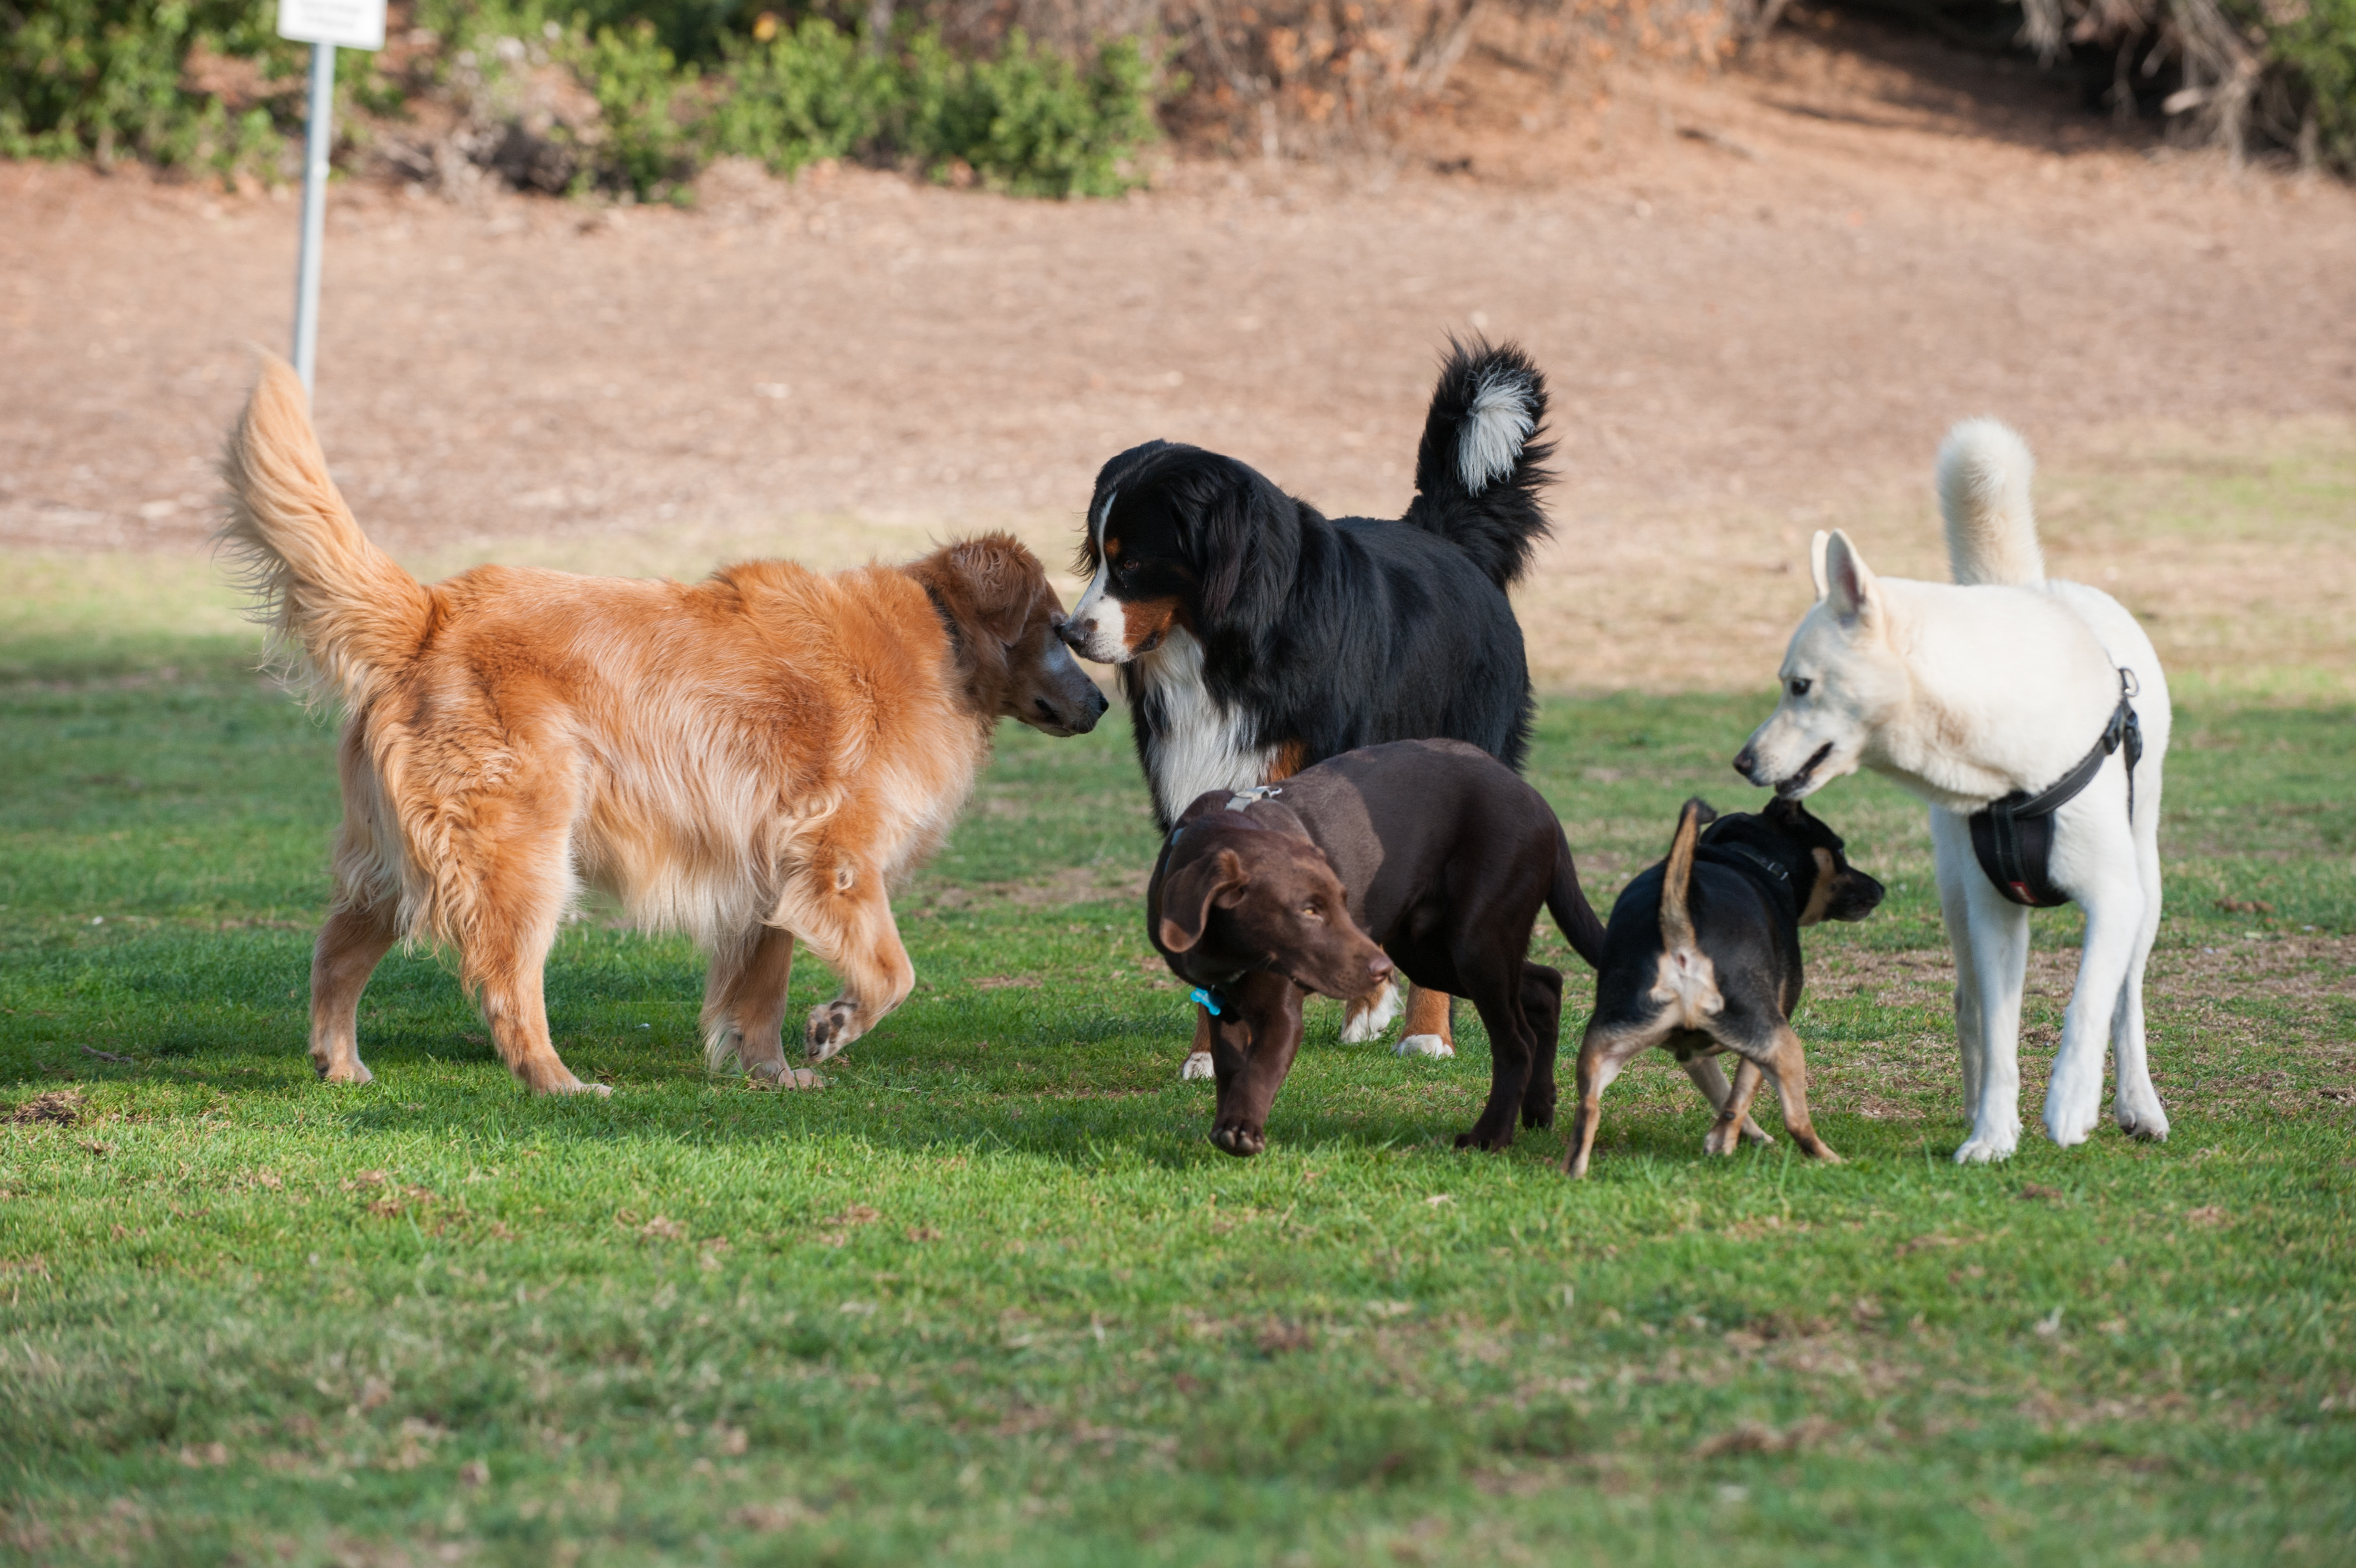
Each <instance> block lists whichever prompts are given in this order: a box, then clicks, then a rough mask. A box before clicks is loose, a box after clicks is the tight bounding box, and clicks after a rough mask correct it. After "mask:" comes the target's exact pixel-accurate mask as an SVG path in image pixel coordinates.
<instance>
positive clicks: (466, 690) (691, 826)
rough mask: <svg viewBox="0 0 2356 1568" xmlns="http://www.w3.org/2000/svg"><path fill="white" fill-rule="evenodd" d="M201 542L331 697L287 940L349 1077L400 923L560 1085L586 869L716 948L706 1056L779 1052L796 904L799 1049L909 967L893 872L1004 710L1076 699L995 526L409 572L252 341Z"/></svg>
mask: <svg viewBox="0 0 2356 1568" xmlns="http://www.w3.org/2000/svg"><path fill="white" fill-rule="evenodd" d="M223 477H224V478H225V479H226V480H227V481H228V485H229V489H230V498H229V499H230V515H229V520H228V521H227V523H226V525H225V526H224V527H223V529H222V531H221V541H222V543H223V546H224V548H225V550H226V551H227V552H228V553H230V556H231V557H232V559H233V560H235V561H236V562H237V563H238V564H241V566H242V567H243V569H244V572H245V575H246V576H247V578H248V579H249V581H250V583H251V585H252V587H253V588H254V589H255V591H256V596H257V599H258V607H257V614H258V616H259V617H261V618H264V619H266V620H267V621H268V622H269V624H271V625H272V626H273V628H274V629H275V631H276V632H277V633H278V634H279V636H280V637H281V639H283V640H284V643H285V644H288V645H291V647H292V649H293V650H299V655H300V661H301V663H302V664H303V665H304V666H305V667H306V670H307V673H308V674H309V676H310V677H311V679H312V680H313V681H314V682H316V684H317V686H318V687H319V688H320V689H321V690H323V691H326V692H330V693H334V694H335V695H337V696H339V697H340V698H341V699H342V702H343V703H344V704H345V706H346V707H347V709H348V713H349V718H348V721H347V722H346V724H345V725H344V731H343V740H342V747H341V752H340V762H341V771H342V776H343V795H344V821H343V826H342V829H341V831H340V832H339V834H338V836H337V843H336V853H335V872H334V875H335V891H334V897H333V900H332V902H331V904H330V907H329V912H328V916H327V927H326V929H323V930H322V931H321V932H320V933H319V940H318V946H317V949H316V952H315V953H314V955H313V958H312V963H311V1060H312V1063H313V1065H314V1066H316V1068H317V1069H318V1071H319V1075H320V1076H321V1077H322V1078H324V1079H327V1080H328V1081H329V1082H333V1083H366V1082H367V1081H368V1080H369V1070H368V1069H367V1068H366V1067H364V1066H363V1065H361V1062H360V1057H359V1040H358V1036H357V1015H358V1011H359V996H360V992H361V990H362V989H363V988H364V987H365V986H366V985H367V984H368V981H369V974H370V973H371V972H373V971H374V970H375V968H376V966H377V963H378V961H380V960H381V959H382V958H383V957H384V955H385V953H386V951H387V950H389V949H391V946H392V945H393V943H395V942H396V941H399V940H404V939H409V940H425V941H433V942H440V943H445V944H447V945H448V946H450V947H452V948H454V949H455V950H456V951H457V954H458V957H459V974H460V979H461V981H462V982H463V983H464V984H465V985H466V988H467V990H468V991H469V992H470V993H473V994H474V995H476V996H477V998H478V999H479V1002H480V1004H481V1007H482V1010H483V1015H484V1017H485V1018H486V1020H487V1022H488V1023H489V1025H490V1030H491V1036H492V1038H493V1040H494V1041H495V1042H496V1043H497V1045H498V1051H499V1055H500V1057H501V1058H503V1059H505V1061H506V1062H507V1065H508V1067H509V1070H511V1071H512V1072H513V1073H514V1074H515V1075H516V1077H517V1078H519V1079H522V1080H523V1081H524V1083H526V1084H527V1085H529V1086H530V1088H531V1089H532V1090H536V1091H538V1092H540V1093H571V1092H575V1091H579V1090H595V1091H596V1092H600V1093H602V1092H605V1090H603V1088H602V1086H599V1085H594V1084H584V1083H583V1082H582V1081H581V1080H580V1079H576V1078H575V1077H573V1074H572V1072H571V1071H569V1070H568V1069H566V1068H565V1066H564V1063H563V1062H562V1060H560V1059H559V1058H558V1057H557V1054H556V1049H555V1047H554V1046H553V1045H552V1043H551V1041H550V1039H549V1033H548V1015H547V1009H546V1007H545V1004H543V1002H542V1000H541V970H542V968H543V966H544V964H545V963H546V961H547V958H548V952H549V949H550V947H551V945H552V943H553V942H554V940H555V938H556V932H557V927H558V925H559V923H560V922H561V921H562V918H563V917H564V914H565V911H566V909H567V908H569V907H570V906H571V905H572V904H573V902H574V900H575V898H576V897H577V895H578V894H579V892H580V890H581V888H582V887H583V886H584V884H585V885H589V886H597V887H602V888H605V889H606V890H608V891H609V892H611V893H613V894H614V895H615V896H616V897H619V898H620V899H621V901H622V903H623V905H624V906H625V908H627V910H628V911H629V913H630V915H631V916H632V918H635V919H636V920H637V923H638V924H639V925H640V926H641V927H643V928H646V929H671V930H682V929H683V930H686V931H688V932H690V933H691V934H692V935H693V936H694V938H695V939H696V940H697V941H698V942H699V943H700V944H701V946H702V947H703V948H704V950H706V951H707V952H708V953H709V954H710V955H711V973H710V977H709V981H708V983H707V985H706V988H705V992H704V1002H703V1032H704V1041H705V1054H706V1058H707V1059H708V1060H709V1062H710V1063H711V1065H712V1068H713V1069H714V1070H718V1069H721V1068H723V1067H724V1066H725V1065H726V1064H727V1062H728V1061H729V1059H730V1058H737V1059H739V1060H741V1061H742V1062H743V1063H744V1068H745V1070H746V1071H747V1072H749V1073H750V1074H752V1075H753V1076H754V1077H755V1079H764V1080H766V1081H769V1082H773V1083H787V1084H795V1085H800V1086H808V1085H809V1084H811V1083H813V1082H814V1081H815V1079H812V1077H811V1075H810V1074H809V1072H808V1071H807V1070H789V1069H787V1066H786V1061H785V1052H784V1045H783V1037H782V1028H783V1020H784V1015H785V1006H786V983H787V977H788V975H789V973H790V972H791V969H792V964H793V952H794V942H795V940H796V939H797V938H798V939H799V940H802V941H803V942H804V943H806V944H808V946H809V949H810V950H811V951H813V952H815V953H816V954H817V955H818V956H819V959H820V960H821V961H824V962H825V963H826V964H827V966H828V967H829V968H830V969H831V970H833V971H834V972H835V973H836V974H838V975H839V976H841V980H842V993H841V996H840V997H839V998H838V999H837V1000H835V1001H833V1002H830V1003H828V1004H825V1005H823V1006H820V1007H817V1008H814V1009H813V1010H812V1011H811V1013H810V1015H809V1024H808V1027H807V1031H806V1041H807V1047H808V1053H809V1056H810V1058H813V1059H823V1058H827V1057H830V1056H831V1055H833V1054H834V1053H835V1052H837V1051H839V1050H841V1049H842V1047H845V1046H847V1045H849V1044H850V1043H851V1041H853V1040H855V1039H857V1038H859V1036H861V1035H862V1034H864V1033H865V1032H866V1031H868V1030H869V1029H872V1028H873V1027H874V1026H875V1024H876V1022H877V1021H878V1020H879V1019H881V1018H882V1017H883V1015H885V1014H887V1013H889V1012H891V1011H892V1009H893V1008H894V1007H895V1006H897V1005H899V1004H900V1003H901V1001H902V1000H904V999H905V997H906V996H907V994H908V992H909V989H910V987H911V986H912V985H913V984H914V983H915V971H914V970H913V969H912V968H911V966H910V965H909V962H908V955H907V951H906V950H905V948H903V947H902V946H901V944H900V934H899V931H898V929H897V928H896V927H895V926H894V923H893V919H892V908H891V904H890V902H889V898H888V894H889V891H890V889H891V887H892V886H893V884H894V880H895V879H896V878H898V877H900V876H902V875H905V873H907V872H908V871H909V870H911V869H912V868H913V867H914V866H916V865H917V864H918V863H919V862H921V861H922V860H923V859H924V858H925V857H926V855H927V854H930V853H931V852H932V851H933V850H934V849H935V848H937V846H938V845H939V843H940V842H941V840H942V838H943V836H944V835H946V834H947V833H948V830H949V826H950V824H951V822H954V821H955V819H956V817H957V813H958V809H959V808H960V807H961V806H962V805H963V803H964V801H965V799H966V797H967V795H968V794H969V792H970V791H971V789H972V787H973V780H974V775H975V772H976V770H977V769H978V768H980V765H981V763H982V762H983V760H984V759H985V758H986V757H988V755H989V752H990V743H991V731H992V729H993V728H995V726H996V725H997V723H998V721H999V719H1000V718H1001V717H1007V718H1013V719H1019V720H1021V721H1022V722H1023V723H1024V724H1027V725H1031V726H1032V727H1033V728H1034V729H1040V730H1044V731H1045V732H1046V733H1048V734H1050V735H1059V736H1068V735H1076V734H1079V733H1081V732H1084V731H1086V730H1088V729H1092V728H1094V727H1095V725H1096V722H1097V719H1098V716H1099V715H1100V714H1102V713H1103V712H1104V710H1105V705H1106V704H1105V699H1104V697H1103V696H1102V695H1101V694H1100V693H1098V691H1097V689H1096V687H1095V685H1094V684H1093V683H1091V682H1089V680H1088V679H1087V676H1086V675H1085V674H1084V673H1082V671H1081V670H1080V668H1079V666H1078V664H1077V663H1076V662H1075V660H1073V658H1072V655H1071V653H1070V651H1069V650H1067V649H1066V647H1065V646H1064V644H1063V642H1062V641H1061V640H1060V639H1059V638H1058V637H1057V635H1056V631H1057V628H1058V627H1059V626H1060V624H1061V622H1062V620H1063V606H1062V604H1061V603H1060V602H1059V601H1058V600H1057V598H1056V596H1055V591H1054V589H1052V588H1050V587H1049V586H1048V585H1047V580H1046V576H1045V575H1044V572H1043V571H1042V570H1041V568H1040V565H1039V562H1038V559H1037V558H1036V557H1035V556H1033V554H1032V553H1031V552H1029V551H1028V550H1026V549H1024V548H1023V546H1022V545H1021V544H1018V543H1016V542H1014V541H1013V540H1012V539H1011V538H1009V537H1006V536H1005V535H1002V534H992V535H985V536H982V537H980V538H975V539H968V540H963V541H960V542H956V543H953V544H949V545H948V546H946V547H944V548H942V549H939V550H937V551H935V552H934V553H932V554H930V555H927V556H926V557H924V558H923V559H921V560H918V561H914V562H911V563H909V564H907V565H905V566H900V567H888V566H881V565H870V566H864V567H861V568H859V569H857V570H854V571H849V572H841V573H837V574H835V575H819V574H818V573H814V572H809V571H806V570H804V569H803V568H801V567H799V566H796V565H793V564H790V563H787V562H783V561H755V562H748V563H745V564H741V565H735V566H729V567H725V568H723V569H722V570H721V571H719V572H716V573H714V574H713V575H712V576H711V577H710V578H708V579H706V580H705V581H703V582H701V583H699V584H695V585H691V586H690V585H681V584H678V583H669V582H645V581H629V580H624V579H619V578H610V577H583V576H575V575H571V574H568V573H562V572H546V571H533V570H525V569H520V568H516V567H509V566H482V567H477V568H476V569H475V570H473V571H471V572H466V573H463V574H461V575H458V576H455V577H453V578H451V579H449V580H448V581H447V582H444V583H437V584H434V585H431V586H428V585H424V584H422V583H420V582H418V581H417V580H416V579H415V578H414V577H412V576H411V575H409V574H408V573H407V572H405V571H403V570H402V568H401V567H400V566H399V565H397V564H395V563H394V562H393V560H392V558H391V556H389V555H387V554H386V553H384V552H383V551H381V550H380V549H379V548H377V546H376V545H375V544H373V543H371V542H369V538H368V536H367V535H366V534H364V533H362V532H360V529H359V524H358V523H357V522H356V521H353V518H352V514H351V512H350V510H349V509H348V508H347V507H346V506H345V504H344V500H343V497H342V496H341V495H340V494H338V493H337V489H336V486H335V483H334V481H333V480H332V479H330V478H328V474H327V458H326V456H324V454H323V453H322V452H321V450H320V446H319V442H318V437H317V435H316V434H315V433H314V432H313V430H312V427H311V420H310V413H309V407H308V404H307V402H306V400H305V396H304V392H303V388H302V384H301V382H300V381H297V380H296V378H295V373H294V371H292V370H290V369H289V368H288V367H287V366H286V365H285V364H284V363H283V362H281V361H278V360H270V361H269V362H268V363H266V364H265V366H264V367H263V370H262V378H261V381H260V383H259V384H258V385H257V386H256V387H255V388H254V391H253V394H252V397H251V398H250V399H249V400H248V402H247V404H246V408H245V412H244V414H243V416H242V417H241V419H240V420H239V422H238V425H237V428H236V430H235V432H234V433H233V434H232V435H231V436H230V444H229V451H228V455H227V457H226V459H225V460H224V463H223Z"/></svg>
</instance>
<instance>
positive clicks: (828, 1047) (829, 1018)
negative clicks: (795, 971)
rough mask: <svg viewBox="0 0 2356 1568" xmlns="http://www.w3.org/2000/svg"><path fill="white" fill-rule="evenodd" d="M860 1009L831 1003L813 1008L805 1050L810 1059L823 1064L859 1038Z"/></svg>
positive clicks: (840, 1003) (847, 1003) (848, 1004)
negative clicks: (858, 1021)
mask: <svg viewBox="0 0 2356 1568" xmlns="http://www.w3.org/2000/svg"><path fill="white" fill-rule="evenodd" d="M858 1017H859V1008H858V1006H857V1004H854V1003H850V1002H830V1003H828V1004H826V1005H824V1006H823V1007H813V1008H811V1009H810V1014H809V1031H808V1033H807V1035H806V1036H805V1037H806V1039H807V1041H808V1044H807V1045H806V1046H805V1047H804V1050H805V1051H806V1053H807V1054H808V1055H809V1059H810V1060H812V1061H814V1062H822V1061H824V1060H826V1058H829V1057H830V1056H832V1055H834V1053H835V1052H837V1051H839V1050H841V1049H842V1047H845V1046H847V1045H849V1044H851V1041H853V1040H855V1039H857V1038H858V1037H859V1027H858V1023H857V1020H858Z"/></svg>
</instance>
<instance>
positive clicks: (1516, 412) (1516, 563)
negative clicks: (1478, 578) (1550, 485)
mask: <svg viewBox="0 0 2356 1568" xmlns="http://www.w3.org/2000/svg"><path fill="white" fill-rule="evenodd" d="M1546 414H1547V392H1546V378H1545V377H1544V376H1541V375H1540V374H1539V373H1538V368H1537V364H1536V363H1535V362H1533V361H1532V360H1531V359H1530V357H1529V356H1528V355H1527V354H1525V353H1524V352H1522V350H1521V349H1518V348H1515V346H1514V345H1512V344H1510V343H1508V344H1505V346H1503V347H1501V348H1492V347H1490V346H1489V345H1488V344H1487V343H1485V342H1483V341H1482V340H1481V339H1480V338H1473V339H1472V341H1470V342H1458V341H1455V340H1453V339H1451V341H1450V343H1449V346H1448V359H1447V361H1446V363H1444V364H1443V365H1442V366H1441V367H1440V385H1439V386H1438V387H1437V388H1435V389H1434V390H1433V392H1432V394H1431V412H1430V413H1429V414H1428V415H1426V416H1425V419H1424V422H1423V443H1422V445H1421V446H1419V447H1418V448H1417V449H1416V455H1415V489H1416V497H1415V502H1414V504H1413V505H1412V506H1410V507H1408V512H1407V521H1408V522H1410V523H1412V524H1414V525H1415V526H1416V527H1418V528H1422V529H1426V530H1429V531H1430V532H1433V533H1437V534H1439V535H1440V537H1441V538H1443V539H1446V540H1448V541H1450V542H1451V543H1453V544H1454V545H1455V546H1456V547H1457V548H1458V549H1460V550H1462V551H1463V552H1464V553H1466V554H1467V555H1470V556H1471V557H1472V559H1473V561H1474V562H1475V563H1476V564H1478V565H1479V566H1480V568H1481V570H1482V572H1483V575H1486V576H1487V577H1488V579H1489V580H1490V581H1491V582H1493V583H1494V584H1496V585H1497V586H1499V587H1501V588H1504V587H1509V586H1511V585H1513V584H1514V583H1515V581H1516V580H1517V579H1518V578H1519V577H1520V576H1521V575H1522V573H1523V572H1524V571H1525V570H1526V569H1527V567H1528V566H1529V564H1530V554H1531V552H1533V551H1534V550H1536V549H1537V545H1538V542H1539V541H1540V540H1543V539H1544V538H1546V537H1547V534H1548V533H1550V532H1553V529H1552V527H1551V525H1549V524H1548V523H1547V515H1546V511H1545V510H1544V509H1543V508H1541V507H1540V506H1539V505H1538V499H1537V497H1538V490H1539V489H1541V488H1542V487H1543V486H1544V485H1545V484H1546V483H1547V480H1549V479H1551V478H1554V476H1553V475H1552V474H1550V473H1548V472H1547V468H1546V460H1547V457H1549V456H1552V455H1553V453H1554V448H1553V447H1552V446H1549V445H1547V443H1545V442H1542V441H1540V440H1538V438H1537V436H1538V432H1539V430H1540V428H1541V427H1542V426H1543V425H1544V424H1546Z"/></svg>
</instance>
